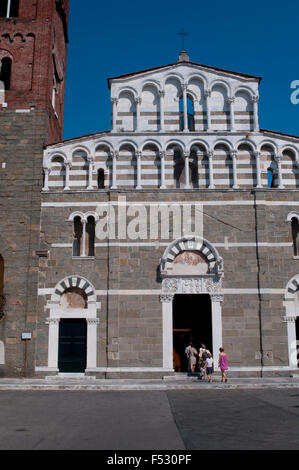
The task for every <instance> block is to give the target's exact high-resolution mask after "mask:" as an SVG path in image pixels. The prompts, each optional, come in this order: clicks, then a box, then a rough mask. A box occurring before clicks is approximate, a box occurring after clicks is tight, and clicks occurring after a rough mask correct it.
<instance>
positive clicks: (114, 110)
mask: <svg viewBox="0 0 299 470" xmlns="http://www.w3.org/2000/svg"><path fill="white" fill-rule="evenodd" d="M111 101H112V130H113V131H114V132H115V131H116V118H117V104H118V99H117V98H112V99H111Z"/></svg>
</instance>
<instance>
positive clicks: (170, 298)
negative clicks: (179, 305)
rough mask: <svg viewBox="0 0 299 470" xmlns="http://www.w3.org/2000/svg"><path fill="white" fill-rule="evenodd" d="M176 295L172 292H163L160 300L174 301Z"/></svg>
mask: <svg viewBox="0 0 299 470" xmlns="http://www.w3.org/2000/svg"><path fill="white" fill-rule="evenodd" d="M173 298H174V295H172V294H162V295H160V302H172V301H173Z"/></svg>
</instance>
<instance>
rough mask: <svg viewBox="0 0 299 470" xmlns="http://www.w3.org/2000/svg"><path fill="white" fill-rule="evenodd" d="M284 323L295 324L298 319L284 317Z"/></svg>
mask: <svg viewBox="0 0 299 470" xmlns="http://www.w3.org/2000/svg"><path fill="white" fill-rule="evenodd" d="M282 321H283V323H295V321H296V317H283V319H282Z"/></svg>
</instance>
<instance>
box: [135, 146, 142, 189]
mask: <svg viewBox="0 0 299 470" xmlns="http://www.w3.org/2000/svg"><path fill="white" fill-rule="evenodd" d="M141 155H142V152H141V151H140V150H139V151H137V152H136V160H137V186H136V189H142V186H141Z"/></svg>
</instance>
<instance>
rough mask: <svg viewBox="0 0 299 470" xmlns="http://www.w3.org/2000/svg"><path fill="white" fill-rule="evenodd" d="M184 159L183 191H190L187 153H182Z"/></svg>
mask: <svg viewBox="0 0 299 470" xmlns="http://www.w3.org/2000/svg"><path fill="white" fill-rule="evenodd" d="M184 157H185V189H190V168H189V153H188V152H184Z"/></svg>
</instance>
